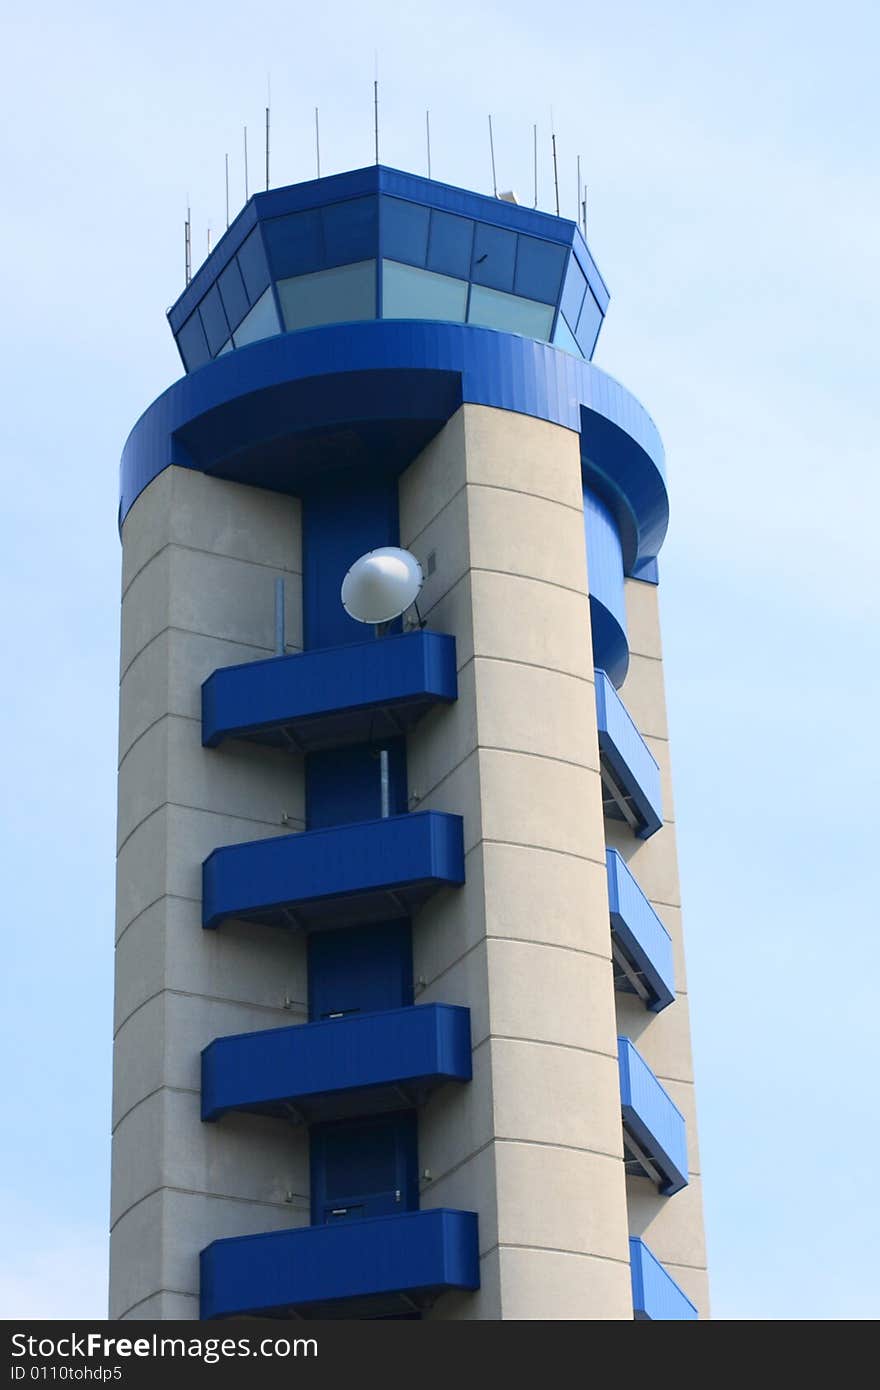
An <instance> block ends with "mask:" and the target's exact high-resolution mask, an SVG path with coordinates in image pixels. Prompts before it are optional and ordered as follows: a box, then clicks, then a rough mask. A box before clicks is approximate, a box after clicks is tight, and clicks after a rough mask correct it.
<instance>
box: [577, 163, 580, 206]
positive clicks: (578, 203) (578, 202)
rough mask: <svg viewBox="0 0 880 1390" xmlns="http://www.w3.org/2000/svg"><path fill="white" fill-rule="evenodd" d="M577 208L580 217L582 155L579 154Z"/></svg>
mask: <svg viewBox="0 0 880 1390" xmlns="http://www.w3.org/2000/svg"><path fill="white" fill-rule="evenodd" d="M577 210H578V217H580V213H581V157H580V155H578V200H577Z"/></svg>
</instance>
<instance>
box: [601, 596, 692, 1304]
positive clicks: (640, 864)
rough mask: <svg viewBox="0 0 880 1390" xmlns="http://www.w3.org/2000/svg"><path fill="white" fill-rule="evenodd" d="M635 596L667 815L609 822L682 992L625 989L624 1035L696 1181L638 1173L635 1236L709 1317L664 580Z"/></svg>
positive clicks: (633, 674) (640, 693)
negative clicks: (661, 1004) (669, 1110)
mask: <svg viewBox="0 0 880 1390" xmlns="http://www.w3.org/2000/svg"><path fill="white" fill-rule="evenodd" d="M626 603H627V624H628V629H629V641H630V665H629V671H628V674H627V677H626V680H625V682H624V684H623V686H622V687H621V690H620V694H621V696H622V698H623V700H624V702H625V704H626V707H627V709H628V710H629V712H630V714H631V715H632V717H633V719H634V720H635V722H636V724H637V726H638V728H639V731H640V733H641V734H642V737H643V738H644V739H645V742H646V743H647V745H648V747H649V748H650V750H651V752H652V753H653V755H654V757H655V758H656V760H657V762H658V764H659V766H660V773H661V778H662V786H663V814H664V824H663V828H662V829H661V830H658V831H657V833H656V834H655V835H652V836H651V838H650V839H649V840H637V839H636V838H635V837H634V836H633V835H631V834H630V832H629V831H628V830H627V829H626V828H624V827H621V828H617V826H616V824H615V823H613V822H609V827H608V842H609V844H611V845H613V846H614V848H615V849H618V850H619V851H620V853H621V854H622V855H623V857H624V858H625V859H626V860H627V862H628V864H629V867H630V869H631V871H632V873H633V874H634V875H635V878H636V879H637V881H638V883H639V886H640V887H641V889H642V891H643V892H644V893H645V894H646V895H647V897H648V898H649V899H650V901H651V903H652V904H653V906H654V908H655V909H656V911H657V913H658V914H659V916H660V917H661V918H662V919H663V921H664V922H665V923H666V926H667V928H668V930H669V932H670V934H671V936H672V943H673V949H674V953H675V977H676V1000H675V1003H673V1004H670V1005H669V1007H668V1008H666V1009H664V1010H663V1011H662V1013H659V1014H653V1013H650V1012H648V1011H647V1010H646V1009H645V1008H644V1007H643V1006H642V1004H641V1003H640V1001H639V1000H638V999H636V998H635V997H634V996H632V995H627V994H618V996H617V1017H618V1026H619V1032H620V1033H621V1034H625V1035H626V1036H628V1037H630V1038H632V1040H633V1042H634V1043H635V1044H636V1046H637V1047H638V1049H639V1051H640V1052H641V1053H642V1055H643V1056H644V1058H645V1061H646V1062H647V1063H648V1064H649V1066H650V1067H651V1068H652V1069H653V1070H654V1072H655V1073H656V1075H657V1076H658V1078H659V1079H660V1081H661V1082H662V1083H663V1085H664V1086H665V1087H666V1090H667V1091H668V1092H669V1094H670V1095H671V1096H672V1099H673V1100H674V1101H675V1103H676V1105H677V1106H678V1108H679V1109H680V1110H681V1111H682V1113H683V1114H684V1116H685V1119H686V1121H687V1139H688V1165H689V1169H690V1172H689V1182H688V1186H687V1187H686V1188H684V1189H683V1190H682V1191H681V1192H679V1193H677V1194H676V1195H675V1196H674V1197H671V1198H667V1197H661V1196H660V1195H659V1194H658V1193H657V1190H656V1188H655V1187H654V1185H653V1184H652V1183H650V1182H649V1181H648V1180H647V1179H645V1178H628V1179H627V1188H628V1199H629V1215H630V1228H631V1233H632V1234H633V1235H637V1236H643V1237H644V1239H645V1241H646V1242H647V1244H648V1245H649V1246H650V1248H651V1250H652V1251H653V1253H654V1254H655V1255H656V1256H657V1258H658V1260H660V1261H661V1262H662V1264H664V1265H665V1266H666V1268H667V1269H668V1271H669V1273H670V1274H671V1275H672V1277H673V1278H674V1279H675V1280H676V1282H677V1283H678V1284H680V1285H681V1287H682V1289H684V1291H685V1293H686V1294H687V1295H688V1297H689V1298H691V1299H692V1300H693V1302H694V1303H695V1304H696V1305H697V1308H698V1309H699V1312H700V1316H701V1317H708V1316H709V1285H708V1276H707V1273H706V1245H705V1235H704V1229H703V1199H702V1190H701V1184H700V1157H699V1148H698V1144H697V1120H696V1104H695V1098H694V1072H693V1061H692V1057H691V1041H690V1018H689V1013H688V996H687V979H686V975H685V960H684V939H683V934H682V922H681V896H680V890H679V882H678V858H677V852H676V844H675V813H674V810H673V803H672V779H671V772H670V757H669V731H668V727H667V722H666V696H665V689H664V680H663V651H662V646H661V641H660V621H659V611H658V588H657V586H656V585H654V584H646V583H643V582H642V581H640V580H637V579H628V580H627V581H626Z"/></svg>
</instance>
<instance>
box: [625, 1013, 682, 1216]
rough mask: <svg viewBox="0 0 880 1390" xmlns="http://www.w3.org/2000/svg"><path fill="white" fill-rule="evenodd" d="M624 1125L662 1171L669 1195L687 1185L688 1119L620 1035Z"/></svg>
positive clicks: (663, 1188) (632, 1047)
mask: <svg viewBox="0 0 880 1390" xmlns="http://www.w3.org/2000/svg"><path fill="white" fill-rule="evenodd" d="M617 1046H618V1053H617V1060H618V1070H619V1072H620V1105H621V1110H622V1112H623V1127H624V1129H625V1130H627V1131H628V1133H630V1134H631V1135H632V1137H633V1139H634V1140H635V1141H636V1143H637V1144H638V1146H639V1148H640V1149H641V1150H642V1151H643V1153H645V1154H646V1155H647V1157H648V1158H649V1159H650V1160H651V1162H652V1164H653V1165H654V1167H655V1168H656V1169H657V1172H658V1173H659V1174H660V1177H661V1183H660V1191H661V1192H662V1193H663V1194H664V1195H665V1196H667V1197H671V1196H672V1194H673V1193H675V1192H680V1191H681V1189H682V1188H683V1187H687V1181H688V1162H687V1134H686V1129H685V1120H684V1116H683V1115H682V1113H681V1111H680V1110H679V1108H678V1106H677V1105H676V1104H675V1102H674V1100H673V1099H672V1097H671V1096H670V1095H669V1093H668V1091H666V1090H665V1089H664V1087H663V1086H661V1084H660V1082H659V1081H658V1080H657V1078H656V1076H655V1075H654V1073H653V1072H652V1070H651V1068H650V1067H649V1066H648V1064H647V1062H646V1061H645V1059H644V1058H643V1057H642V1056H641V1054H640V1053H639V1052H638V1051H637V1049H636V1048H635V1047H634V1046H633V1044H632V1042H630V1040H629V1038H618V1039H617Z"/></svg>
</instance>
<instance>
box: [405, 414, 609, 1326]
mask: <svg viewBox="0 0 880 1390" xmlns="http://www.w3.org/2000/svg"><path fill="white" fill-rule="evenodd" d="M400 499H401V540H402V543H403V544H404V545H408V546H409V547H410V548H412V549H413V550H414V551H415V553H416V554H417V555H418V556H419V558H420V560H421V561H422V564H423V566H425V568H426V570H427V571H428V572H429V578H428V581H427V584H426V587H425V592H424V604H423V611H424V612H426V613H427V616H428V622H429V626H431V627H433V628H437V629H440V630H444V631H448V632H453V633H454V634H455V636H456V640H457V650H458V666H459V700H458V702H457V704H456V705H454V706H452V707H451V708H449V709H446V710H438V711H435V712H434V713H433V714H432V715H431V716H429V718H428V719H427V720H426V721H424V723H423V724H422V725H420V726H419V727H418V728H417V729H416V730H415V731H414V733H413V735H412V736H411V738H410V749H409V774H410V789H411V792H412V794H413V798H414V802H415V804H417V805H419V806H423V807H429V806H430V807H436V808H438V809H442V810H448V811H454V812H458V813H461V814H463V815H464V819H465V850H466V855H467V859H466V864H467V884H466V886H465V888H464V890H462V891H461V892H459V893H454V894H449V895H446V896H445V897H443V898H440V899H439V900H437V901H435V902H434V903H432V904H430V905H429V906H428V907H427V908H426V909H424V910H423V911H422V913H420V914H419V916H418V918H417V919H416V922H415V924H414V955H415V969H416V976H417V978H418V979H419V981H420V987H421V990H422V992H421V994H420V995H419V996H418V997H419V998H420V999H421V1000H423V1001H428V1000H434V999H436V1000H446V1001H448V1002H453V1003H462V1004H467V1005H468V1006H469V1007H470V1009H471V1017H472V1033H473V1044H474V1081H473V1083H472V1084H471V1085H470V1086H468V1087H464V1088H460V1089H459V1090H457V1091H455V1092H451V1091H450V1092H448V1093H441V1094H440V1095H439V1096H438V1097H437V1098H436V1099H435V1100H434V1101H432V1102H431V1103H430V1104H429V1105H428V1107H427V1108H426V1110H425V1112H424V1113H423V1116H422V1122H421V1127H420V1162H421V1165H422V1167H423V1169H428V1170H429V1173H430V1176H425V1177H423V1184H422V1186H423V1191H422V1204H423V1205H444V1206H446V1205H448V1206H462V1207H476V1208H477V1210H478V1211H479V1215H480V1243H481V1269H482V1281H483V1286H482V1289H481V1292H480V1294H479V1295H477V1296H475V1297H473V1298H466V1297H461V1298H457V1299H452V1298H450V1299H445V1300H443V1301H442V1303H441V1304H440V1305H438V1308H437V1315H438V1316H448V1317H496V1318H497V1317H501V1318H542V1319H543V1318H548V1319H550V1318H579V1319H580V1318H630V1317H631V1316H632V1302H631V1295H630V1282H629V1267H628V1250H627V1218H626V1192H625V1180H624V1171H623V1163H622V1142H621V1126H620V1101H619V1091H618V1080H617V1063H616V1053H617V1047H616V1031H615V1013H614V990H613V979H612V971H611V961H610V940H609V924H608V901H607V887H606V879H605V842H604V834H603V820H602V799H601V783H600V777H599V771H598V767H599V761H598V748H597V734H596V713H595V702H594V691H593V672H592V658H591V645H590V618H589V603H588V592H587V570H586V558H585V544H584V522H583V501H582V492H581V476H580V457H579V444H578V436H577V435H576V434H574V433H572V432H570V431H568V430H565V429H563V428H560V427H558V426H555V425H551V424H548V423H546V422H542V421H538V420H535V419H532V418H531V417H526V416H521V415H516V414H512V413H510V412H505V411H500V410H493V409H488V408H483V407H476V406H465V407H464V408H463V409H462V410H461V411H459V413H458V414H457V416H456V417H455V418H454V419H453V420H452V421H450V423H449V424H448V425H447V427H446V428H445V430H444V431H443V432H442V434H441V435H440V436H439V437H438V438H437V439H436V440H435V441H434V442H433V443H432V444H431V445H430V446H429V448H428V449H427V450H425V452H424V453H423V454H422V456H421V457H420V458H419V459H418V460H416V462H415V463H414V464H413V465H412V466H411V467H410V469H409V470H408V471H407V473H406V474H404V476H403V478H402V480H401V493H400Z"/></svg>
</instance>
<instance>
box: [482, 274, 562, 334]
mask: <svg viewBox="0 0 880 1390" xmlns="http://www.w3.org/2000/svg"><path fill="white" fill-rule="evenodd" d="M468 323H476V324H480V325H481V326H482V327H483V328H499V329H501V330H502V332H504V333H522V334H523V336H524V337H526V338H542V339H545V340H546V339H547V338H548V337H549V336H550V329H551V327H552V324H553V305H552V304H536V303H535V301H534V300H533V299H520V298H518V296H517V295H515V294H503V293H502V292H501V291H500V290H490V289H487V288H486V287H485V286H483V285H474V286H473V287H472V288H471V305H470V309H469V311H468Z"/></svg>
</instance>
